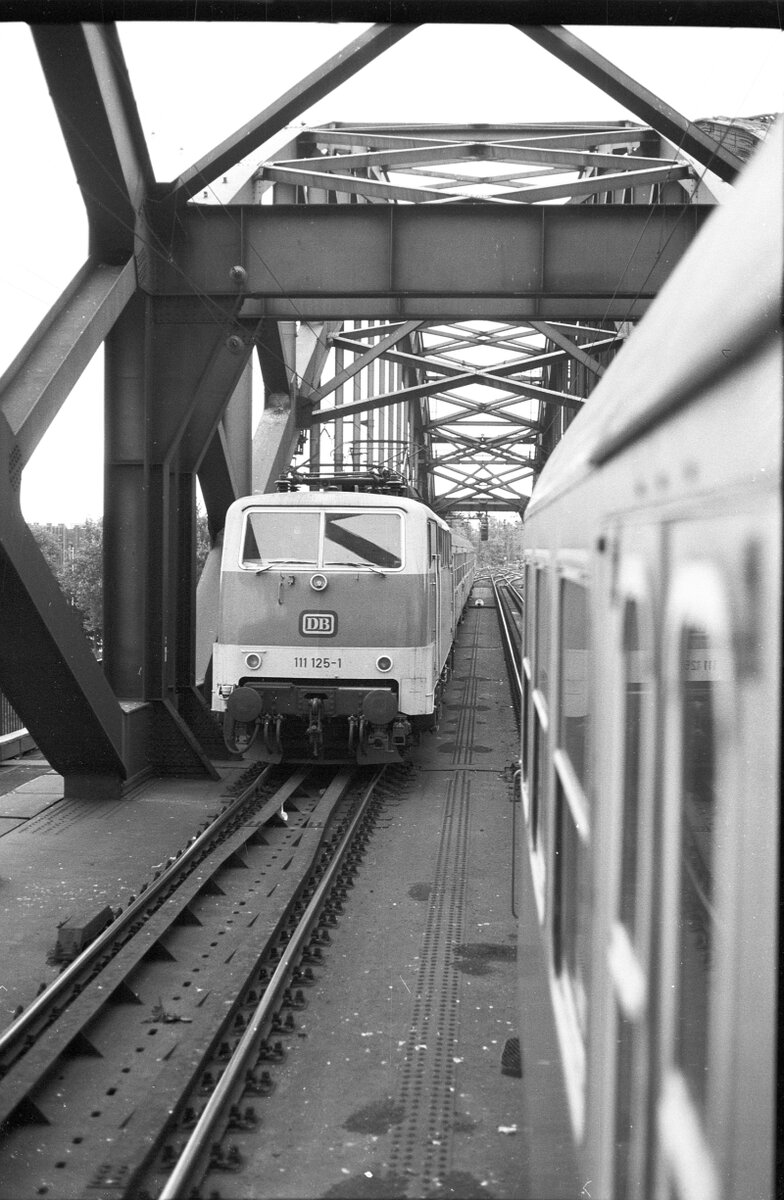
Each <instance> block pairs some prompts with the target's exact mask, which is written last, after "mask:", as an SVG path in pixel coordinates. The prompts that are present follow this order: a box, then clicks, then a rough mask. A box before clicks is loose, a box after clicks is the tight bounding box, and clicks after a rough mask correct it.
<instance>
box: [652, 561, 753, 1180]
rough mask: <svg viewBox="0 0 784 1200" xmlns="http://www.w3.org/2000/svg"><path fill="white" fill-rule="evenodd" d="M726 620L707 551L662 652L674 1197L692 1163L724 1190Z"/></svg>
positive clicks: (728, 766)
mask: <svg viewBox="0 0 784 1200" xmlns="http://www.w3.org/2000/svg"><path fill="white" fill-rule="evenodd" d="M730 628H731V625H730V617H729V606H728V605H727V601H726V594H725V591H724V582H723V579H722V578H721V576H720V575H719V574H718V572H717V571H716V570H715V568H714V567H713V566H712V564H709V563H706V562H698V563H692V564H688V565H686V566H684V568H683V569H682V570H681V572H680V573H679V575H678V577H677V578H676V580H675V582H674V584H673V595H672V597H671V601H670V621H669V629H668V647H667V654H666V662H667V668H666V679H667V683H668V693H667V724H666V729H665V744H664V762H665V770H666V777H665V794H664V813H665V846H664V855H665V861H664V870H665V896H664V904H663V909H664V912H663V920H664V929H663V942H664V953H663V958H664V976H663V980H662V987H663V997H662V1004H663V1007H664V1018H665V1030H664V1037H665V1038H666V1042H665V1047H666V1053H667V1059H668V1060H669V1062H668V1064H667V1065H668V1067H669V1069H666V1070H665V1077H664V1080H663V1093H662V1098H661V1111H660V1121H659V1124H660V1128H661V1135H662V1146H663V1150H664V1154H665V1161H666V1162H667V1168H668V1172H669V1174H670V1177H671V1179H672V1180H673V1183H674V1187H675V1194H676V1195H678V1196H688V1195H690V1194H691V1182H690V1181H691V1180H692V1179H693V1166H694V1163H695V1162H700V1163H701V1164H702V1168H701V1169H702V1172H703V1174H704V1187H703V1191H704V1194H706V1195H713V1194H714V1193H715V1194H718V1191H719V1188H718V1182H717V1180H718V1167H717V1163H718V1161H719V1158H720V1155H721V1141H722V1138H723V1136H726V1134H727V1132H728V1130H727V1129H726V1128H725V1129H723V1130H720V1129H719V1128H718V1127H717V1126H716V1125H715V1118H716V1115H717V1112H718V1109H717V1108H716V1101H717V1099H718V1097H719V1095H720V1094H721V1086H722V1085H721V1081H720V1080H718V1079H714V1069H715V1068H714V1062H715V1053H716V1048H717V1047H719V1046H720V1045H722V1044H723V1043H724V1041H725V1040H726V1037H727V1036H728V1030H727V1028H726V1021H727V1016H726V1014H727V1012H728V1011H729V1007H728V1005H729V1004H730V997H731V993H732V988H733V978H732V972H731V971H730V970H728V969H727V963H726V958H725V956H726V939H727V932H728V925H729V924H730V923H731V922H732V921H733V919H734V910H733V903H732V886H733V879H734V865H735V858H736V855H737V853H738V850H737V847H736V846H735V845H734V839H733V837H732V835H731V821H732V818H733V809H732V801H734V800H736V798H737V797H736V794H735V788H736V786H737V784H736V783H735V782H733V780H734V773H735V764H734V762H733V758H732V747H733V744H734V739H733V731H732V723H733V721H734V719H735V710H734V707H733V704H732V696H733V694H734V692H733V688H732V677H733V673H734V665H733V658H732V650H731V646H732V642H731V633H730ZM730 772H733V776H732V780H731V778H730ZM720 864H721V865H720ZM687 1130H690V1131H691V1132H690V1133H689V1134H688V1135H686V1133H685V1131H687ZM709 1131H710V1133H709ZM711 1142H712V1143H713V1144H711ZM711 1189H713V1190H711Z"/></svg>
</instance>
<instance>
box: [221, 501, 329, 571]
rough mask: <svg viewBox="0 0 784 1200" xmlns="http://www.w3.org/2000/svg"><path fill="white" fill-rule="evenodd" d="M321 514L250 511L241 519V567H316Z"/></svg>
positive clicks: (274, 510) (287, 511)
mask: <svg viewBox="0 0 784 1200" xmlns="http://www.w3.org/2000/svg"><path fill="white" fill-rule="evenodd" d="M320 521H321V514H320V513H319V512H317V511H315V510H313V511H309V512H303V511H302V510H301V509H299V510H297V509H295V510H291V509H281V508H267V509H252V510H251V511H250V512H249V513H247V514H246V517H245V532H244V536H243V539H242V560H241V565H242V566H243V567H259V566H261V564H262V563H265V562H284V563H287V562H298V563H300V562H301V563H307V564H308V566H312V567H315V566H316V565H317V564H318V547H319V528H320Z"/></svg>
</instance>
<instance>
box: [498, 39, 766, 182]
mask: <svg viewBox="0 0 784 1200" xmlns="http://www.w3.org/2000/svg"><path fill="white" fill-rule="evenodd" d="M517 28H518V29H519V30H520V31H521V33H524V34H525V35H526V36H527V37H529V38H531V39H532V40H533V41H535V42H536V43H537V45H539V46H541V47H542V48H543V49H544V50H547V51H549V53H550V54H553V55H554V56H555V57H556V58H558V59H560V61H561V62H563V63H565V64H566V65H567V66H568V67H571V68H572V70H574V71H577V72H578V74H580V75H582V76H583V78H584V79H588V80H589V81H590V82H591V83H593V84H594V85H595V86H596V87H598V88H601V90H602V91H603V92H606V93H607V95H608V96H612V98H613V99H614V100H617V101H618V102H619V103H620V104H623V106H624V107H625V108H628V109H629V111H630V112H633V113H635V114H636V116H638V117H641V118H642V119H643V121H647V122H648V123H649V124H650V125H651V126H652V127H653V128H654V129H656V130H658V131H659V132H660V133H662V134H663V135H664V136H665V137H668V138H672V140H673V141H674V142H676V143H677V145H678V146H680V147H681V149H682V150H684V151H685V152H686V153H687V154H691V155H692V156H693V157H694V158H696V160H697V162H699V163H702V165H703V166H705V167H710V169H711V170H712V171H714V172H715V173H716V174H717V175H719V176H720V178H722V179H724V180H727V181H728V182H729V183H731V182H732V181H733V179H734V178H735V176H736V175H737V174H738V172H739V171H740V170H741V168H742V166H743V163H742V162H741V160H740V159H739V158H736V156H735V155H734V154H730V153H729V151H728V150H725V149H724V148H723V147H722V146H720V145H719V143H718V142H717V141H715V140H714V139H713V138H712V137H709V136H708V134H707V133H703V131H702V130H701V129H699V128H698V127H697V126H696V125H693V124H692V122H691V121H688V120H687V119H686V117H684V116H682V115H681V114H680V113H679V112H677V111H676V110H675V109H674V108H672V106H671V105H669V104H667V103H665V101H664V100H660V99H659V97H658V96H655V95H654V94H653V92H650V91H648V89H647V88H644V87H641V85H640V84H639V83H637V82H636V81H635V80H634V79H632V78H631V76H630V75H627V74H626V72H625V71H621V70H620V69H619V68H618V67H616V66H615V65H614V64H613V63H611V62H610V61H609V59H606V58H605V57H604V56H603V55H602V54H599V53H598V52H597V51H596V50H592V49H591V47H590V46H588V45H586V43H585V42H582V41H581V40H580V39H579V38H577V37H575V36H574V34H573V33H569V32H568V31H567V30H566V29H562V28H560V27H558V26H555V25H536V26H533V25H532V26H525V25H518V26H517Z"/></svg>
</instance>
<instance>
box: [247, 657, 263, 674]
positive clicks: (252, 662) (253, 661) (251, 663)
mask: <svg viewBox="0 0 784 1200" xmlns="http://www.w3.org/2000/svg"><path fill="white" fill-rule="evenodd" d="M245 666H246V667H247V668H248V670H249V671H258V669H259V667H260V666H261V655H260V654H246V655H245Z"/></svg>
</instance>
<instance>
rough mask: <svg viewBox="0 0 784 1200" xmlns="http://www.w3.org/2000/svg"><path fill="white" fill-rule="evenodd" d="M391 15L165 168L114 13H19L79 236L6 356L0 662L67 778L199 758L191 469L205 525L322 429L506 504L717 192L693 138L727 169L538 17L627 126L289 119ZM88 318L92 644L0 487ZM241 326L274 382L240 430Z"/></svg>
mask: <svg viewBox="0 0 784 1200" xmlns="http://www.w3.org/2000/svg"><path fill="white" fill-rule="evenodd" d="M409 32H410V27H409V26H402V25H396V26H374V27H373V28H372V29H370V30H368V31H367V32H366V33H364V34H362V35H361V36H360V37H359V38H357V39H355V40H354V41H353V42H352V43H351V44H350V45H349V46H347V47H346V48H345V50H343V51H341V52H340V53H339V54H338V55H336V56H333V58H332V59H330V60H329V61H328V62H326V63H325V64H323V66H322V67H320V68H319V69H318V70H317V71H315V72H312V73H311V74H310V75H309V76H308V77H307V78H306V79H304V80H302V81H301V83H300V84H299V85H297V86H296V87H294V88H292V89H290V91H289V92H287V93H286V94H285V95H284V96H282V97H280V98H279V99H278V100H277V101H276V102H275V103H274V104H273V105H271V106H269V107H268V108H267V109H265V110H264V112H262V113H260V114H259V116H258V117H257V118H255V119H254V120H253V121H251V122H249V123H247V124H246V125H244V126H243V127H242V128H241V129H239V130H237V131H236V132H235V133H234V134H232V135H230V136H229V137H228V138H226V139H225V140H224V141H223V142H222V143H221V144H220V145H219V146H217V147H216V148H215V149H214V150H213V151H211V152H210V153H209V154H208V155H206V156H205V157H204V158H203V159H201V160H200V161H198V162H197V163H195V164H194V165H193V166H192V167H191V168H190V169H189V170H188V171H186V172H184V173H183V174H182V175H181V176H180V178H179V179H177V180H175V181H174V182H170V183H165V182H160V181H157V180H156V179H155V178H154V174H153V170H152V167H151V162H150V157H149V153H148V150H147V146H146V142H145V138H144V134H143V131H142V126H141V122H140V119H139V116H138V112H137V109H136V104H135V100H134V96H133V89H132V85H131V81H130V78H129V75H128V71H127V69H126V65H125V61H124V57H123V52H122V45H121V41H120V38H119V36H118V33H117V29H116V28H115V27H114V26H112V25H90V24H84V25H75V24H74V25H58V24H48V25H42V26H38V27H34V28H33V36H34V39H35V44H36V47H37V50H38V53H39V57H40V60H41V64H42V67H43V70H44V74H45V77H46V82H47V85H48V87H49V90H50V93H51V95H52V99H53V102H54V105H55V110H56V113H57V116H58V118H59V121H60V125H61V128H62V131H63V136H64V139H65V143H66V146H67V148H68V151H69V154H70V156H71V160H72V163H73V165H74V169H75V172H76V177H77V181H78V184H79V187H80V189H81V192H82V196H83V198H84V203H85V207H86V210H87V214H88V218H89V246H88V255H87V261H86V263H85V266H84V268H83V270H82V271H80V272H79V274H78V275H77V277H76V279H75V280H74V281H73V283H72V285H70V287H69V288H68V289H66V291H65V292H64V293H63V296H62V297H61V299H60V301H58V302H57V304H56V305H55V306H54V307H53V309H52V311H51V312H50V314H49V315H48V317H47V318H45V320H44V321H43V322H42V324H41V326H40V327H39V329H38V330H37V331H36V333H35V334H34V335H33V337H32V338H31V339H30V341H29V342H28V344H27V346H25V347H24V348H23V350H22V351H21V353H20V355H19V356H18V357H17V359H16V360H15V362H14V363H13V364H12V365H11V367H10V368H9V369H8V371H6V373H5V375H4V376H3V378H2V380H0V407H1V409H2V414H1V416H0V440H1V441H2V444H3V449H4V451H5V453H4V457H5V458H6V460H7V462H8V464H9V469H8V475H7V477H5V476H4V478H3V481H2V492H3V496H4V498H5V500H6V501H7V503H6V505H5V516H4V519H3V521H2V522H0V557H2V560H3V563H4V564H5V569H6V571H7V578H8V579H13V580H14V581H15V582H14V584H13V587H11V586H10V584H9V585H6V587H5V591H3V590H2V589H0V612H5V613H6V616H7V620H8V622H9V623H10V624H11V626H12V627H14V628H16V629H17V630H18V632H19V635H20V637H21V639H22V643H21V644H22V648H23V649H24V646H25V644H27V643H29V647H28V650H29V653H26V654H25V653H23V654H19V653H17V652H14V653H11V652H10V651H8V652H7V653H4V654H3V655H0V686H2V687H3V688H4V689H5V691H6V692H7V694H8V695H9V696H10V697H11V699H12V701H13V702H14V703H15V704H16V705H17V707H18V710H19V712H20V715H21V716H22V718H23V719H24V720H25V722H26V723H27V725H28V727H29V728H30V731H31V733H32V734H33V736H34V737H35V738H36V740H37V741H38V742H39V744H40V745H41V746H42V748H43V749H44V750H45V752H46V754H47V756H48V757H49V758H50V760H51V761H52V764H53V765H54V766H55V767H56V768H57V769H58V770H61V771H62V772H63V774H64V775H65V778H66V791H67V793H69V794H86V793H87V792H90V791H91V790H92V791H93V792H95V791H100V792H101V793H102V794H106V793H107V792H109V791H112V790H114V791H115V792H119V791H121V790H122V788H123V787H124V786H127V785H128V783H129V782H132V781H133V780H135V779H138V778H139V777H140V776H141V775H143V774H144V773H145V772H147V771H150V770H152V771H166V770H173V769H176V770H178V771H196V772H202V773H204V772H207V773H210V772H211V771H213V770H214V768H212V766H211V763H210V760H209V753H208V752H215V750H216V746H217V742H216V738H215V729H214V727H213V726H212V725H211V724H210V721H209V717H208V714H207V713H206V710H205V705H204V702H203V699H202V696H201V694H200V692H199V691H198V689H197V687H196V686H195V685H196V679H197V660H196V653H195V643H196V629H195V626H196V619H195V612H196V607H195V586H196V585H195V575H194V554H193V541H194V534H193V529H194V514H195V480H196V476H197V475H198V477H199V479H200V481H201V484H202V490H203V494H204V497H205V501H206V504H207V508H208V517H209V523H210V528H211V532H212V533H213V535H214V536H215V537H216V539H217V538H218V536H219V533H220V529H221V526H222V522H223V516H224V514H225V511H226V508H227V506H228V504H229V503H230V502H231V500H232V499H233V498H234V497H235V495H236V494H237V493H238V492H244V491H246V490H248V489H249V488H250V487H252V486H261V487H263V488H265V489H266V488H270V487H272V486H273V485H274V479H275V476H276V475H277V474H278V472H279V471H280V470H281V469H282V468H283V467H284V466H285V465H286V464H287V463H288V462H290V461H291V459H292V456H296V455H297V453H299V454H300V460H301V461H305V462H307V463H309V464H310V465H311V466H314V465H315V466H318V464H319V463H322V462H324V460H325V457H326V453H327V452H326V449H325V446H324V445H323V443H324V439H325V438H326V437H327V436H329V437H330V438H331V439H332V441H331V445H330V449H329V453H330V454H331V455H332V457H333V459H337V460H338V461H340V462H341V463H346V464H348V465H354V466H356V465H360V460H361V459H363V458H373V459H374V460H378V459H382V460H383V461H384V462H386V463H387V465H390V466H392V467H394V468H395V469H403V470H406V471H407V472H408V473H409V474H410V476H411V477H412V479H413V481H414V484H415V487H416V489H417V490H418V492H419V494H420V495H421V496H422V497H423V498H424V499H426V500H429V501H430V502H431V503H433V504H434V506H435V507H436V508H437V509H438V510H439V511H441V512H444V513H449V512H475V511H477V510H480V511H481V510H483V511H506V512H514V513H518V514H521V513H522V511H523V510H524V507H525V504H526V502H527V498H526V494H525V489H526V488H527V486H528V483H529V481H530V480H531V478H533V477H534V476H535V474H536V472H537V471H538V470H539V469H540V467H541V464H542V462H543V460H544V458H545V457H546V454H547V453H548V451H549V449H550V448H551V445H552V444H553V443H554V440H555V438H556V436H557V434H558V433H560V432H561V431H562V430H563V428H564V427H565V426H566V424H567V423H568V421H569V420H570V419H571V416H572V415H573V414H574V411H576V409H577V408H579V406H580V404H581V403H582V402H583V401H584V399H585V398H586V396H587V395H588V392H589V390H590V386H591V385H592V382H593V381H594V380H595V378H596V377H597V376H598V375H600V374H601V371H602V370H603V368H604V366H605V365H606V363H607V362H608V361H609V359H610V358H611V357H612V355H613V354H614V353H615V352H616V351H617V349H618V347H619V345H620V344H621V343H622V341H623V339H624V337H625V336H626V334H627V333H628V330H629V323H630V322H632V321H633V320H635V319H636V318H637V317H638V316H639V315H640V314H641V313H642V312H643V311H644V309H645V307H646V306H647V305H648V304H649V303H650V301H651V299H652V297H653V296H654V295H655V293H656V291H657V290H658V287H659V286H660V285H661V283H662V282H663V279H664V278H665V277H666V275H667V274H668V273H669V270H670V269H671V267H672V266H673V265H674V262H675V261H676V260H677V258H679V257H680V255H681V254H682V253H683V251H684V250H685V249H686V247H687V246H688V244H689V242H690V241H691V239H692V237H693V236H694V233H695V232H696V230H697V228H698V227H699V225H700V224H701V222H702V220H703V219H704V217H705V214H706V212H707V211H708V210H709V207H710V203H708V204H695V203H693V202H692V201H693V200H694V199H695V198H698V199H700V200H707V201H709V202H710V201H712V200H713V198H714V197H713V195H712V194H711V190H710V189H711V178H712V176H711V173H710V172H709V171H708V172H704V173H703V176H702V178H701V179H699V180H698V179H697V178H696V175H695V171H694V165H693V162H694V160H696V161H698V162H701V163H705V161H706V159H705V155H706V154H711V155H713V156H714V157H712V158H711V160H710V161H711V165H712V167H714V168H715V169H716V174H717V175H719V176H720V177H721V178H729V177H731V176H732V174H733V173H734V171H735V170H736V167H737V164H736V163H734V162H733V161H732V156H728V155H727V154H726V153H724V152H719V148H718V146H717V143H716V142H715V141H714V140H713V139H712V138H710V137H709V136H708V135H706V134H704V133H702V134H700V131H695V130H694V127H693V126H691V125H690V124H689V122H685V121H684V119H683V118H680V117H678V114H674V115H673V113H672V110H668V111H665V108H666V106H662V105H661V103H660V102H659V103H652V102H651V98H650V94H649V93H645V92H644V89H641V88H640V87H639V86H638V85H636V84H634V83H633V81H631V80H629V79H628V77H626V76H624V77H621V73H620V72H617V71H614V70H611V69H610V68H611V64H606V63H605V64H601V63H598V62H597V56H592V55H591V54H588V53H587V49H586V48H581V46H579V45H576V44H575V40H574V39H570V38H569V37H568V36H563V31H558V30H552V29H550V30H547V31H545V32H543V31H541V30H540V31H539V34H540V35H541V36H540V37H539V40H540V44H545V41H546V44H547V49H548V50H550V51H551V52H553V53H557V54H558V55H559V56H560V57H562V58H563V59H564V60H567V59H568V60H569V61H570V64H571V65H573V66H574V67H575V69H577V70H579V71H581V73H583V74H585V75H586V76H588V77H591V78H592V80H593V81H594V82H599V86H602V87H604V88H605V90H607V91H608V92H610V94H621V93H622V94H623V96H624V103H627V105H628V107H629V108H630V109H631V110H632V111H634V112H637V113H638V114H641V115H642V117H643V120H645V121H647V122H648V124H647V125H645V126H634V125H631V124H630V123H628V122H625V123H621V124H620V125H616V126H615V127H613V126H608V125H605V124H602V123H596V122H594V123H590V122H574V123H570V124H569V125H567V126H554V125H547V124H540V125H537V126H530V125H529V126H520V125H510V126H504V127H502V126H498V127H495V128H494V129H490V130H489V129H487V128H486V127H483V128H482V129H481V130H479V129H477V128H474V127H471V126H464V127H457V126H436V125H430V126H421V125H420V126H416V127H410V128H401V127H395V126H383V127H382V126H370V125H363V124H362V123H358V124H350V125H338V124H333V125H330V126H327V127H323V128H313V129H310V128H303V129H300V130H298V131H297V132H296V134H292V133H291V132H286V127H287V126H288V127H289V129H290V124H291V121H292V120H293V119H294V118H295V117H297V116H299V114H300V113H301V112H303V111H304V110H305V109H306V108H308V107H309V106H310V105H312V104H313V102H314V101H315V100H316V99H318V98H320V97H322V96H325V95H327V94H328V93H329V92H330V91H331V90H332V89H333V88H334V87H336V86H337V85H338V84H339V83H341V82H343V81H344V80H345V79H347V78H349V77H350V76H351V75H352V74H353V73H354V72H356V71H357V70H359V69H360V68H361V67H363V66H366V65H367V64H368V63H370V62H372V61H373V59H374V58H375V57H377V55H379V54H381V53H383V51H384V50H385V49H387V48H388V47H389V46H391V45H393V44H395V43H396V42H398V41H399V40H400V39H401V38H403V37H405V36H406V35H407V34H408V33H409ZM524 32H526V33H528V34H529V35H531V31H530V30H525V31H524ZM653 100H654V101H655V100H656V98H655V97H654V98H653ZM698 135H699V136H698ZM273 137H276V138H278V141H279V145H278V147H277V154H276V152H274V151H273V152H271V153H270V154H269V155H268V157H267V158H266V159H265V160H264V162H263V163H262V164H261V167H260V168H259V170H258V171H257V172H256V173H255V174H254V176H253V178H252V179H247V180H246V181H245V182H244V185H243V187H242V190H241V195H240V196H239V197H238V199H241V200H242V203H228V204H224V203H222V202H221V203H219V204H217V205H215V206H212V207H211V206H210V205H205V204H203V203H200V204H198V205H196V204H194V203H193V198H194V197H195V196H196V195H197V194H199V193H201V194H202V199H204V193H205V191H206V194H207V198H208V199H210V198H219V190H216V189H217V188H218V185H217V184H216V182H215V181H216V180H217V177H218V176H220V175H221V174H222V172H223V171H224V170H226V169H227V168H228V167H230V166H233V165H234V164H235V163H236V162H237V161H238V160H239V159H240V158H242V157H243V156H244V155H246V154H248V153H249V152H250V151H252V150H255V149H261V147H262V145H265V144H268V143H269V140H270V139H272V138H273ZM676 137H677V139H678V140H680V139H681V138H684V137H688V138H689V139H690V140H688V142H687V143H685V144H686V145H687V149H688V154H680V153H678V152H677V151H676V150H675V149H674V147H673V144H672V141H670V140H668V139H673V140H674V139H675V138H676ZM717 164H718V165H717ZM228 199H231V197H228ZM552 200H566V201H567V203H565V204H554V205H553V204H548V203H547V202H548V201H552ZM653 201H655V202H656V204H655V208H651V203H652V202H653ZM663 246H664V247H665V252H664V253H662V252H661V249H662V247H663ZM445 322H448V323H447V324H445ZM102 344H103V345H104V346H105V348H106V384H105V410H106V427H107V434H106V446H107V449H106V462H105V479H106V489H105V490H106V508H105V519H104V531H105V533H104V544H105V560H104V592H105V600H106V614H107V615H106V637H105V648H104V656H105V662H104V667H103V669H101V667H99V665H98V664H97V663H95V661H94V659H93V657H92V655H91V652H90V650H89V648H88V647H87V644H86V642H85V641H84V639H81V635H80V634H79V632H78V630H75V628H74V622H73V614H69V613H68V612H67V611H66V606H65V604H64V602H63V603H62V604H61V603H60V602H59V600H58V599H57V596H56V589H55V590H54V591H53V589H54V588H55V585H54V582H53V580H52V579H51V578H50V577H49V576H48V575H47V570H46V567H45V564H43V561H42V560H41V559H40V555H39V554H38V552H37V549H36V548H35V546H34V544H33V542H32V539H31V537H30V534H29V531H28V530H27V528H26V526H25V523H24V520H23V518H22V515H21V512H20V510H19V506H18V488H19V477H20V474H21V471H22V469H23V468H24V466H25V464H26V463H27V462H28V460H29V458H30V456H31V455H32V454H33V453H34V451H35V448H36V446H37V445H38V443H39V442H40V439H41V437H42V436H43V434H44V432H45V431H46V429H47V428H48V427H49V425H50V424H51V421H52V420H53V419H54V416H55V415H56V413H57V411H58V410H59V408H60V407H61V405H62V403H63V402H64V400H65V399H66V397H67V395H68V393H69V391H70V389H71V387H72V386H73V384H74V383H75V381H76V379H77V378H78V377H79V375H80V374H81V372H82V370H83V369H84V367H85V366H86V364H87V362H88V361H89V359H90V357H91V356H92V354H93V353H94V352H95V350H96V349H97V347H98V346H100V345H102ZM254 351H255V353H256V355H257V356H258V360H259V363H260V366H261V374H262V378H263V383H264V389H265V393H266V397H267V405H266V409H265V412H264V415H263V417H262V421H261V426H260V430H259V431H257V434H256V442H255V445H254V446H253V447H250V446H249V445H248V440H249V430H250V429H251V405H250V390H249V384H248V372H249V370H250V364H251V361H252V358H253V355H254ZM341 410H342V411H341ZM480 430H481V432H480ZM327 431H328V434H327ZM444 446H446V447H447V449H446V451H445V452H442V450H443V447H444ZM488 454H489V455H490V457H489V458H488ZM303 456H304V458H303ZM436 484H438V487H439V488H440V489H441V490H440V491H438V490H437V487H436ZM210 574H211V578H212V579H214V578H215V571H214V570H213V571H212V572H211V573H210ZM33 642H34V643H35V652H34V653H33V651H32V643H33ZM31 663H32V666H33V671H34V675H35V679H34V680H33V683H32V684H31V682H30V678H31V676H30V664H31ZM38 679H46V680H50V681H54V684H55V686H54V687H53V688H52V689H49V690H48V691H47V690H46V689H41V688H40V687H38V686H35V684H36V682H37V680H38ZM64 714H65V716H64Z"/></svg>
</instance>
